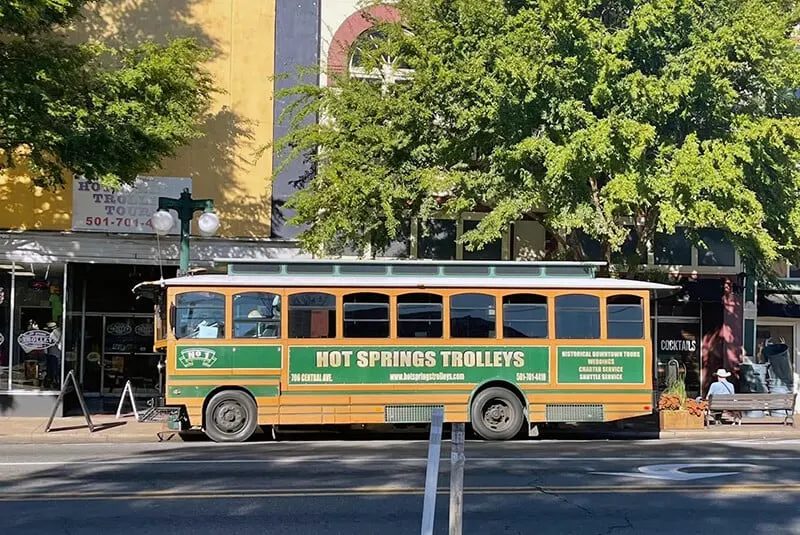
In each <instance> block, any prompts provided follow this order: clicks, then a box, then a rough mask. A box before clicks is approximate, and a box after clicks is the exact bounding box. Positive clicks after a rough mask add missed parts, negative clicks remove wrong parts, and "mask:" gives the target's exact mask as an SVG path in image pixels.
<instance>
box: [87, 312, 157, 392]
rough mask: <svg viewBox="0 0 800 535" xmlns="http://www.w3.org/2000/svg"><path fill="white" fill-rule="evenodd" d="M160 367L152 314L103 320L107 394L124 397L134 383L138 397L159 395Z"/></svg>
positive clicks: (103, 388) (102, 379)
mask: <svg viewBox="0 0 800 535" xmlns="http://www.w3.org/2000/svg"><path fill="white" fill-rule="evenodd" d="M158 363H159V354H158V353H155V352H153V315H152V314H127V315H116V314H113V315H112V314H108V315H104V316H103V354H102V375H101V377H100V382H101V384H100V390H101V392H102V393H103V394H120V393H121V392H122V390H123V389H124V388H125V383H126V382H127V381H130V382H131V386H132V387H133V390H134V394H135V395H136V396H137V397H138V396H144V397H152V396H155V395H158V392H159V385H160V378H159V369H158Z"/></svg>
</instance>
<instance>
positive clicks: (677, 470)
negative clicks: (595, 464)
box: [592, 463, 772, 481]
mask: <svg viewBox="0 0 800 535" xmlns="http://www.w3.org/2000/svg"><path fill="white" fill-rule="evenodd" d="M736 467H739V468H759V469H771V468H772V467H761V466H758V465H756V464H741V463H739V464H726V465H725V466H724V467H723V466H721V465H718V464H709V463H699V464H698V463H693V464H654V465H650V466H640V467H639V468H637V470H638V472H592V473H593V474H599V475H604V476H623V477H636V478H645V479H662V480H667V481H692V480H695V479H706V478H710V477H721V476H732V475H736V474H738V473H739V472H684V471H683V470H688V469H691V468H736Z"/></svg>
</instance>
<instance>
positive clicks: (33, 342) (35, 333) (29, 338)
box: [17, 329, 58, 353]
mask: <svg viewBox="0 0 800 535" xmlns="http://www.w3.org/2000/svg"><path fill="white" fill-rule="evenodd" d="M57 342H58V340H56V339H55V338H54V337H53V335H52V333H49V332H47V331H43V330H41V329H33V330H31V331H26V332H24V333H22V334H20V335H19V337H18V338H17V343H18V344H19V345H20V346H22V349H23V350H24V351H25V353H30V352H31V351H36V350H43V349H47V348H48V347H52V346H54V345H56V343H57Z"/></svg>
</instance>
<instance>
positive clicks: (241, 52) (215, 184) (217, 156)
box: [0, 0, 275, 237]
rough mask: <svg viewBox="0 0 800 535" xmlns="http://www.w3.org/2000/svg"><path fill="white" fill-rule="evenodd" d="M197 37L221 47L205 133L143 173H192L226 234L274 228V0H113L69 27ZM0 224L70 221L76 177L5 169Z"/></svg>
mask: <svg viewBox="0 0 800 535" xmlns="http://www.w3.org/2000/svg"><path fill="white" fill-rule="evenodd" d="M183 36H192V37H195V38H197V39H198V40H199V41H200V42H201V43H202V44H204V45H206V46H209V47H211V48H212V49H213V50H214V52H215V57H214V59H213V60H212V61H211V62H210V63H209V65H208V69H209V71H210V72H211V74H212V75H213V76H214V80H215V83H216V86H217V87H218V88H219V89H221V90H222V93H220V94H217V95H215V101H214V105H213V106H212V109H211V110H210V112H209V114H208V116H207V117H205V118H204V121H203V123H204V124H203V129H204V131H205V132H206V135H205V136H204V137H203V138H201V139H199V140H196V141H195V142H194V143H192V144H191V145H190V146H188V147H185V148H183V149H181V150H180V151H179V153H178V155H177V157H175V158H173V159H171V160H167V161H164V162H163V165H162V168H161V169H155V170H152V171H150V172H145V173H142V174H144V175H158V176H175V177H187V176H189V177H192V179H193V196H194V197H195V198H212V199H214V200H215V202H216V205H217V211H218V212H219V216H220V220H221V222H222V228H221V229H220V235H221V236H228V237H231V236H269V232H270V216H271V187H270V183H269V176H270V174H271V172H272V154H271V153H270V152H266V153H264V154H263V155H262V156H261V158H259V159H258V161H256V157H255V154H254V153H255V151H256V150H257V149H258V147H259V146H263V145H265V144H266V143H268V142H270V141H271V139H272V123H273V117H272V115H273V111H272V110H273V108H272V106H273V95H272V88H273V84H272V80H271V77H272V75H273V73H274V59H275V53H274V43H275V0H107V1H105V2H103V3H101V4H100V5H99V6H98V7H96V8H94V9H92V10H90V11H88V12H87V13H86V18H85V20H83V21H79V22H78V23H77V24H76V27H75V28H74V29H73V30H72V31H71V35H70V38H74V39H76V40H81V41H85V40H100V41H104V42H107V43H110V44H115V45H133V44H136V43H138V42H142V41H144V40H149V39H151V40H155V41H158V42H164V41H165V39H166V38H167V37H170V38H174V37H183ZM0 206H2V208H0V229H10V228H11V229H39V230H67V229H70V228H71V216H70V213H71V210H72V190H71V184H68V185H67V188H66V189H65V190H63V191H60V192H57V193H50V192H46V191H41V190H39V189H33V188H31V185H30V181H29V180H28V179H27V178H26V177H25V175H24V173H22V172H20V171H17V172H16V173H7V174H2V173H0Z"/></svg>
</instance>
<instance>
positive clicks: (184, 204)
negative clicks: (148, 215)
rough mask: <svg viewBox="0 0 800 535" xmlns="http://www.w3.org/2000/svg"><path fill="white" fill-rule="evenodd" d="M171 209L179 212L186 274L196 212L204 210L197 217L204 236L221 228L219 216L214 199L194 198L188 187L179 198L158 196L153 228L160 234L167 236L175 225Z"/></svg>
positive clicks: (182, 255) (183, 268)
mask: <svg viewBox="0 0 800 535" xmlns="http://www.w3.org/2000/svg"><path fill="white" fill-rule="evenodd" d="M169 210H175V211H176V212H177V213H178V219H179V220H180V223H181V253H180V274H181V275H185V274H186V273H188V272H189V238H190V235H191V223H192V218H193V217H194V213H195V212H200V211H202V212H203V214H202V215H201V216H200V217H199V218H198V219H197V227H198V230H199V231H200V234H201V235H203V236H213V235H214V234H216V232H217V230H218V229H219V217H217V214H216V213H214V200H213V199H192V194H191V193H190V192H189V189H188V188H186V189H184V190H183V192H181V196H180V197H179V198H177V199H171V198H169V197H159V198H158V211H157V212H156V213H155V214H153V219H152V221H153V230H155V231H156V233H157V234H158V235H159V236H166V235H167V234H168V233H169V231H170V230H172V227H173V226H174V225H175V221H174V219H173V217H172V214H171V213H170V212H169Z"/></svg>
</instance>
